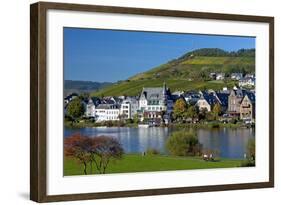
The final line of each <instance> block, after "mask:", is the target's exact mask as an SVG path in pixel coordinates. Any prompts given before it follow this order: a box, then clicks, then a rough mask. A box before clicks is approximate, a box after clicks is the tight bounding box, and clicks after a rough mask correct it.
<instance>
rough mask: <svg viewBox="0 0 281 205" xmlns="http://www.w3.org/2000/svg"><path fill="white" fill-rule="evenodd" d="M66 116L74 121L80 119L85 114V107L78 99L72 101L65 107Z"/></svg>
mask: <svg viewBox="0 0 281 205" xmlns="http://www.w3.org/2000/svg"><path fill="white" fill-rule="evenodd" d="M66 111H67V115H69V116H71V117H72V118H74V119H76V118H79V117H81V116H82V115H83V114H84V112H85V107H84V105H83V103H82V101H81V99H79V98H75V99H73V100H72V101H71V102H70V103H69V104H68V106H67V109H66Z"/></svg>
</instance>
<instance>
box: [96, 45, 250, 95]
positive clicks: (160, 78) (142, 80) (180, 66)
mask: <svg viewBox="0 0 281 205" xmlns="http://www.w3.org/2000/svg"><path fill="white" fill-rule="evenodd" d="M254 71H255V50H254V49H248V50H247V49H241V50H239V51H237V52H227V51H224V50H221V49H209V48H208V49H199V50H195V51H192V52H188V53H186V54H184V55H183V56H181V57H179V58H177V59H174V60H171V61H170V62H167V63H165V64H162V65H160V66H158V67H155V68H152V69H151V70H149V71H147V72H144V73H139V74H137V75H135V76H132V77H131V78H129V79H128V80H125V81H121V82H118V83H115V84H113V85H111V86H108V87H106V88H104V89H102V90H100V91H98V92H93V93H92V95H95V96H101V95H104V96H118V95H124V94H125V95H137V94H139V92H140V91H141V89H142V87H149V86H161V85H162V84H163V82H164V81H165V82H166V83H167V85H168V86H169V87H170V88H171V90H172V91H174V90H190V89H197V90H198V89H205V88H208V89H209V88H211V89H221V88H222V87H224V86H228V87H232V86H233V85H234V84H235V82H233V81H227V82H223V81H211V79H209V73H211V72H223V73H225V74H226V76H229V75H230V74H231V73H234V72H242V73H244V74H245V73H254Z"/></svg>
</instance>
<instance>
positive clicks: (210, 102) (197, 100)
mask: <svg viewBox="0 0 281 205" xmlns="http://www.w3.org/2000/svg"><path fill="white" fill-rule="evenodd" d="M73 96H76V95H73ZM74 98H75V97H74ZM180 98H181V99H183V100H185V101H186V103H187V105H188V106H196V107H198V110H201V111H202V110H206V111H207V112H211V111H212V109H213V107H214V105H215V104H219V105H220V107H221V112H222V114H223V116H227V117H228V118H229V119H233V118H235V119H240V120H243V121H248V122H254V119H255V93H254V91H251V90H247V89H243V88H237V87H234V88H233V89H231V90H227V89H226V88H224V89H222V90H219V91H214V90H203V91H195V90H194V91H187V92H183V91H178V92H174V93H171V92H170V89H169V88H168V87H167V85H166V83H163V86H162V87H144V88H143V89H142V90H141V92H140V95H138V96H120V97H110V96H108V97H103V98H97V97H94V98H89V99H87V100H85V101H84V102H83V104H84V105H85V116H86V117H91V118H93V119H94V120H95V121H96V122H103V121H117V120H122V119H124V120H125V119H134V118H138V119H139V121H140V122H144V121H145V123H147V121H148V122H151V123H154V124H157V125H158V124H161V123H163V122H164V123H166V124H168V123H170V122H172V120H173V119H172V115H173V109H174V104H175V102H176V101H177V100H178V99H180ZM65 100H66V99H65Z"/></svg>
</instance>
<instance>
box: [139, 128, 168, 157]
mask: <svg viewBox="0 0 281 205" xmlns="http://www.w3.org/2000/svg"><path fill="white" fill-rule="evenodd" d="M168 135H169V130H168V128H167V127H165V128H161V127H151V128H149V129H147V128H138V140H139V144H140V145H141V149H140V150H139V151H140V152H145V151H147V149H148V148H151V149H157V150H158V151H159V152H163V150H165V142H166V139H167V138H168Z"/></svg>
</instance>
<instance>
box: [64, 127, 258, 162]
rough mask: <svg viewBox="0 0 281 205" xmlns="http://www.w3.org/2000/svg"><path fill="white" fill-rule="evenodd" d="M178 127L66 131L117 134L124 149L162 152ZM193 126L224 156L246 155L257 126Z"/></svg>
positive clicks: (67, 131)
mask: <svg viewBox="0 0 281 205" xmlns="http://www.w3.org/2000/svg"><path fill="white" fill-rule="evenodd" d="M176 130H179V129H170V128H162V127H151V128H129V127H120V128H117V127H110V128H81V129H67V128H66V129H65V135H66V136H69V135H71V134H73V133H75V132H78V131H79V132H81V133H82V134H85V135H88V136H100V135H107V136H112V137H115V138H118V140H120V142H121V143H122V146H123V147H124V149H125V152H131V153H136V152H138V153H140V152H143V151H146V150H147V149H148V148H154V149H157V150H159V151H160V152H161V153H167V151H166V148H165V142H166V140H167V138H168V136H169V135H170V134H171V133H172V132H174V131H176ZM188 130H194V131H196V132H197V134H198V139H199V142H200V143H201V144H203V148H205V149H211V150H218V151H219V152H220V156H221V157H232V158H235V157H236V158H237V157H238V158H243V155H244V153H245V152H246V145H247V142H248V139H249V138H254V135H255V130H254V129H252V128H251V129H247V128H238V129H233V128H219V129H204V128H200V129H187V131H188Z"/></svg>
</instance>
